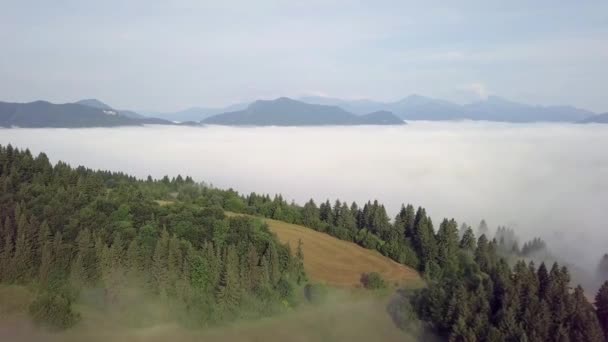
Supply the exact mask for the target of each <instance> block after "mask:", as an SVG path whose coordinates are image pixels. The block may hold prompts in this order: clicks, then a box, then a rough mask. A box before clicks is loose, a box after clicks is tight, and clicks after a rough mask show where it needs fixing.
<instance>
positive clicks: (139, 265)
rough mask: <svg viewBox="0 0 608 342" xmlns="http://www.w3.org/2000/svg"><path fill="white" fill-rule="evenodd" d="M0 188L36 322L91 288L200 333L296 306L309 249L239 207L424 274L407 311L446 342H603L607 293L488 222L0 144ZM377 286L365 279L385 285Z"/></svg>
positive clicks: (9, 271) (8, 249)
mask: <svg viewBox="0 0 608 342" xmlns="http://www.w3.org/2000/svg"><path fill="white" fill-rule="evenodd" d="M0 187H1V189H2V190H1V191H2V192H1V196H0V218H1V222H2V223H0V237H1V238H0V276H1V281H2V282H3V283H9V284H27V285H29V286H34V287H35V288H36V289H37V292H38V293H39V296H38V298H37V299H36V300H35V301H34V303H33V304H32V305H31V307H30V312H31V314H32V316H33V317H34V319H36V320H39V321H42V322H46V323H47V324H51V325H54V326H59V327H66V326H69V325H71V324H73V323H75V322H76V321H77V319H78V314H77V313H76V312H74V311H73V310H72V309H71V303H72V302H74V301H76V300H78V298H79V294H81V293H82V292H83V291H87V290H89V291H90V289H94V290H95V291H98V292H99V293H100V296H101V297H102V298H103V301H104V303H106V304H108V305H111V304H112V303H115V302H120V300H121V298H122V296H123V293H124V292H128V291H127V290H128V289H129V288H131V287H134V286H136V287H138V288H141V289H145V291H146V293H147V294H150V295H153V296H155V297H156V298H160V299H161V300H164V301H167V302H170V303H173V305H175V306H177V307H179V308H180V309H181V310H182V312H185V313H187V315H186V316H187V317H188V321H189V322H190V323H196V324H197V325H207V324H213V323H216V322H218V321H225V320H232V319H235V318H238V317H257V316H263V315H269V314H272V313H274V312H278V311H281V310H285V309H286V308H289V307H292V306H294V305H296V304H297V300H295V295H294V291H296V289H298V288H299V285H300V284H303V283H304V282H305V279H306V275H305V274H304V270H303V255H302V252H301V249H300V248H298V249H297V250H296V251H295V252H293V251H291V250H290V248H289V246H287V245H281V244H280V243H278V242H277V240H276V238H275V237H274V236H273V235H272V234H271V233H270V232H269V231H268V229H267V227H266V226H265V225H264V224H263V223H262V222H261V221H259V220H257V219H254V218H250V217H244V216H235V217H226V216H225V215H224V211H230V212H237V213H245V214H250V215H258V216H263V217H268V218H273V219H277V220H282V221H286V222H290V223H297V224H302V225H304V226H307V227H310V228H313V229H316V230H319V231H323V232H326V233H328V234H331V235H333V236H336V237H338V238H340V239H343V240H347V241H353V242H355V243H357V244H359V245H361V246H363V247H366V248H370V249H376V250H378V251H380V252H381V253H382V254H384V255H386V256H388V257H390V258H392V259H394V260H396V261H398V262H400V263H403V264H406V265H409V266H411V267H413V268H416V269H417V270H419V271H420V272H421V273H423V274H424V277H425V279H426V282H427V286H426V287H425V288H424V289H422V290H420V291H416V292H415V293H413V294H411V296H410V301H411V307H412V308H413V311H414V312H415V314H416V315H417V317H418V318H420V319H421V320H422V321H424V322H425V325H426V326H427V327H428V328H429V329H432V330H433V331H434V332H436V333H438V334H439V335H441V336H444V337H446V338H448V339H449V340H451V341H527V340H530V341H603V340H604V334H605V332H606V331H608V330H607V329H608V283H605V284H604V285H603V286H602V287H601V289H600V290H599V292H598V293H597V295H596V297H595V303H594V304H595V306H594V305H592V304H591V303H590V302H589V301H588V300H587V298H586V296H585V294H584V293H583V289H582V288H581V287H580V286H579V287H575V286H574V285H572V284H571V279H570V274H569V271H568V269H567V268H566V267H563V266H562V267H560V266H559V265H558V264H557V263H554V264H552V265H550V266H547V265H545V264H544V263H539V264H538V266H537V265H535V264H534V262H532V261H529V260H530V258H531V257H533V256H537V255H539V254H546V253H547V247H546V244H545V243H544V242H543V241H542V240H541V239H538V238H537V239H533V240H531V241H529V242H526V243H524V244H523V246H521V247H520V246H519V241H518V238H517V236H516V234H515V232H513V231H512V230H511V229H508V228H505V227H499V229H498V230H497V231H496V234H495V236H494V237H493V238H489V237H488V236H489V229H488V227H487V224H486V223H485V222H483V221H482V222H481V223H480V225H479V227H478V228H477V234H476V233H475V232H474V230H473V229H472V227H470V226H467V225H466V224H462V225H460V226H459V225H458V223H457V222H456V221H455V220H453V219H451V220H448V219H444V220H443V221H442V222H441V223H440V224H439V227H438V228H437V229H435V227H434V224H433V222H432V220H431V218H430V216H429V215H427V213H426V210H425V209H424V208H418V209H415V208H414V206H413V205H406V206H403V207H402V208H401V210H400V211H399V213H398V214H397V215H396V217H395V218H394V219H393V220H391V219H389V216H388V214H387V212H386V209H385V207H384V206H383V205H382V204H380V203H379V202H378V201H374V202H371V201H370V202H368V203H365V204H364V205H362V206H360V205H358V204H356V203H352V204H350V205H349V204H348V203H345V202H341V201H339V200H336V201H335V202H334V203H333V204H332V203H331V202H329V201H326V202H324V203H321V204H320V205H318V206H317V204H316V203H315V202H314V201H313V200H310V201H309V202H307V203H305V204H304V205H303V206H299V205H297V204H295V203H288V202H287V201H285V200H284V199H283V198H282V197H281V196H280V195H277V196H274V197H270V196H268V195H258V194H255V193H252V194H250V195H247V196H243V195H240V194H239V193H237V192H235V191H233V190H220V189H216V188H213V187H211V186H207V185H205V184H196V183H195V182H194V181H193V180H192V179H191V178H189V177H187V178H183V177H181V176H178V177H176V178H173V179H169V178H168V177H164V178H163V179H161V180H153V179H152V178H151V177H148V178H147V179H146V180H138V179H135V178H133V177H129V176H127V175H124V174H120V173H111V172H104V171H92V170H89V169H86V168H83V167H79V168H76V169H74V168H71V167H69V166H68V165H66V164H64V163H61V162H60V163H58V164H56V165H55V166H52V165H51V164H50V163H49V161H48V159H47V157H46V156H45V155H44V154H40V155H38V156H36V157H33V156H32V155H31V154H30V152H29V151H27V150H26V151H19V150H16V149H13V148H12V147H11V146H7V147H2V148H0ZM168 204H169V205H168ZM292 252H293V253H292ZM604 259H605V260H604V261H603V262H605V263H604V264H602V265H603V266H602V265H601V266H600V268H602V267H604V269H608V266H606V265H608V258H604ZM524 260H528V261H524ZM606 272H608V271H606ZM375 278H376V275H375V274H374V275H373V277H371V278H370V277H369V276H368V277H365V279H372V280H374V281H373V282H369V281H368V283H369V284H376V281H378V282H379V283H378V284H381V285H382V280H381V279H375ZM382 286H384V285H382ZM370 287H376V285H374V286H370ZM49 317H52V318H49ZM57 317H59V318H57Z"/></svg>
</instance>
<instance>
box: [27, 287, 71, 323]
mask: <svg viewBox="0 0 608 342" xmlns="http://www.w3.org/2000/svg"><path fill="white" fill-rule="evenodd" d="M29 314H30V316H31V317H32V319H33V321H34V322H35V323H37V324H40V325H43V326H46V327H49V328H52V329H67V328H69V327H71V326H73V325H74V324H76V323H77V322H78V321H79V320H80V315H79V314H78V313H75V312H74V311H73V310H72V301H71V299H70V298H68V296H66V295H64V294H60V293H56V292H43V293H41V294H39V295H38V297H36V299H35V300H34V301H33V302H32V303H31V304H30V307H29Z"/></svg>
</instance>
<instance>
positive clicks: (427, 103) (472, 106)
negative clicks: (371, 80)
mask: <svg viewBox="0 0 608 342" xmlns="http://www.w3.org/2000/svg"><path fill="white" fill-rule="evenodd" d="M301 100H302V101H304V102H307V103H316V104H325V105H334V106H339V107H341V108H344V109H346V110H348V111H351V112H353V113H357V114H361V113H368V112H370V111H377V110H386V111H390V112H393V113H395V115H397V116H399V117H400V118H402V119H404V120H430V121H439V120H485V121H503V122H578V121H581V120H585V119H587V118H589V117H592V116H594V115H595V113H593V112H590V111H588V110H584V109H579V108H575V107H570V106H532V105H527V104H523V103H518V102H514V101H509V100H506V99H503V98H501V97H498V96H490V97H488V98H487V99H485V100H481V101H477V102H473V103H469V104H465V105H459V104H456V103H452V102H449V101H445V100H439V99H434V98H429V97H424V96H420V95H410V96H408V97H406V98H404V99H402V100H399V101H395V102H377V101H368V100H342V99H335V98H326V97H304V98H301Z"/></svg>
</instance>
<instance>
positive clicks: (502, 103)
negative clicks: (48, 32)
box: [0, 95, 608, 127]
mask: <svg viewBox="0 0 608 342" xmlns="http://www.w3.org/2000/svg"><path fill="white" fill-rule="evenodd" d="M370 113H371V114H370ZM403 120H429V121H440V120H485V121H502V122H514V123H526V122H572V123H574V122H577V123H608V113H605V114H599V115H598V114H595V113H593V112H591V111H588V110H584V109H579V108H575V107H571V106H533V105H527V104H523V103H518V102H514V101H509V100H506V99H503V98H500V97H497V96H490V97H488V98H487V99H484V100H481V101H477V102H473V103H469V104H464V105H460V104H456V103H452V102H449V101H445V100H440V99H434V98H430V97H424V96H420V95H410V96H408V97H405V98H403V99H401V100H399V101H394V102H380V101H372V100H344V99H338V98H330V97H315V96H308V97H301V98H298V99H289V98H285V97H283V98H279V99H276V100H270V101H269V100H259V101H255V102H252V103H250V104H249V103H237V104H233V105H230V106H227V107H224V108H211V107H193V108H189V109H186V110H182V111H179V112H174V113H159V112H140V113H137V112H135V111H131V110H122V109H121V110H117V109H115V108H113V107H112V106H110V105H107V104H105V103H103V102H101V101H99V100H97V99H85V100H80V101H77V102H75V103H64V104H53V103H50V102H46V101H35V102H30V103H11V102H0V127H13V126H17V127H114V126H133V125H144V124H163V125H176V124H180V125H198V124H200V123H202V124H226V125H278V126H285V125H296V126H297V125H361V124H402V123H403Z"/></svg>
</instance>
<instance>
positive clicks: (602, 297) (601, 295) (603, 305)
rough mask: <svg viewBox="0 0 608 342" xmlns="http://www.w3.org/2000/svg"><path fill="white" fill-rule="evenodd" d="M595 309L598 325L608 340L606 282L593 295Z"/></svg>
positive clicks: (607, 286)
mask: <svg viewBox="0 0 608 342" xmlns="http://www.w3.org/2000/svg"><path fill="white" fill-rule="evenodd" d="M595 308H596V314H597V319H598V321H599V324H600V326H601V327H602V330H603V331H604V335H605V336H606V338H608V281H606V282H604V284H602V286H601V287H600V289H599V291H598V292H597V294H596V295H595Z"/></svg>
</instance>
